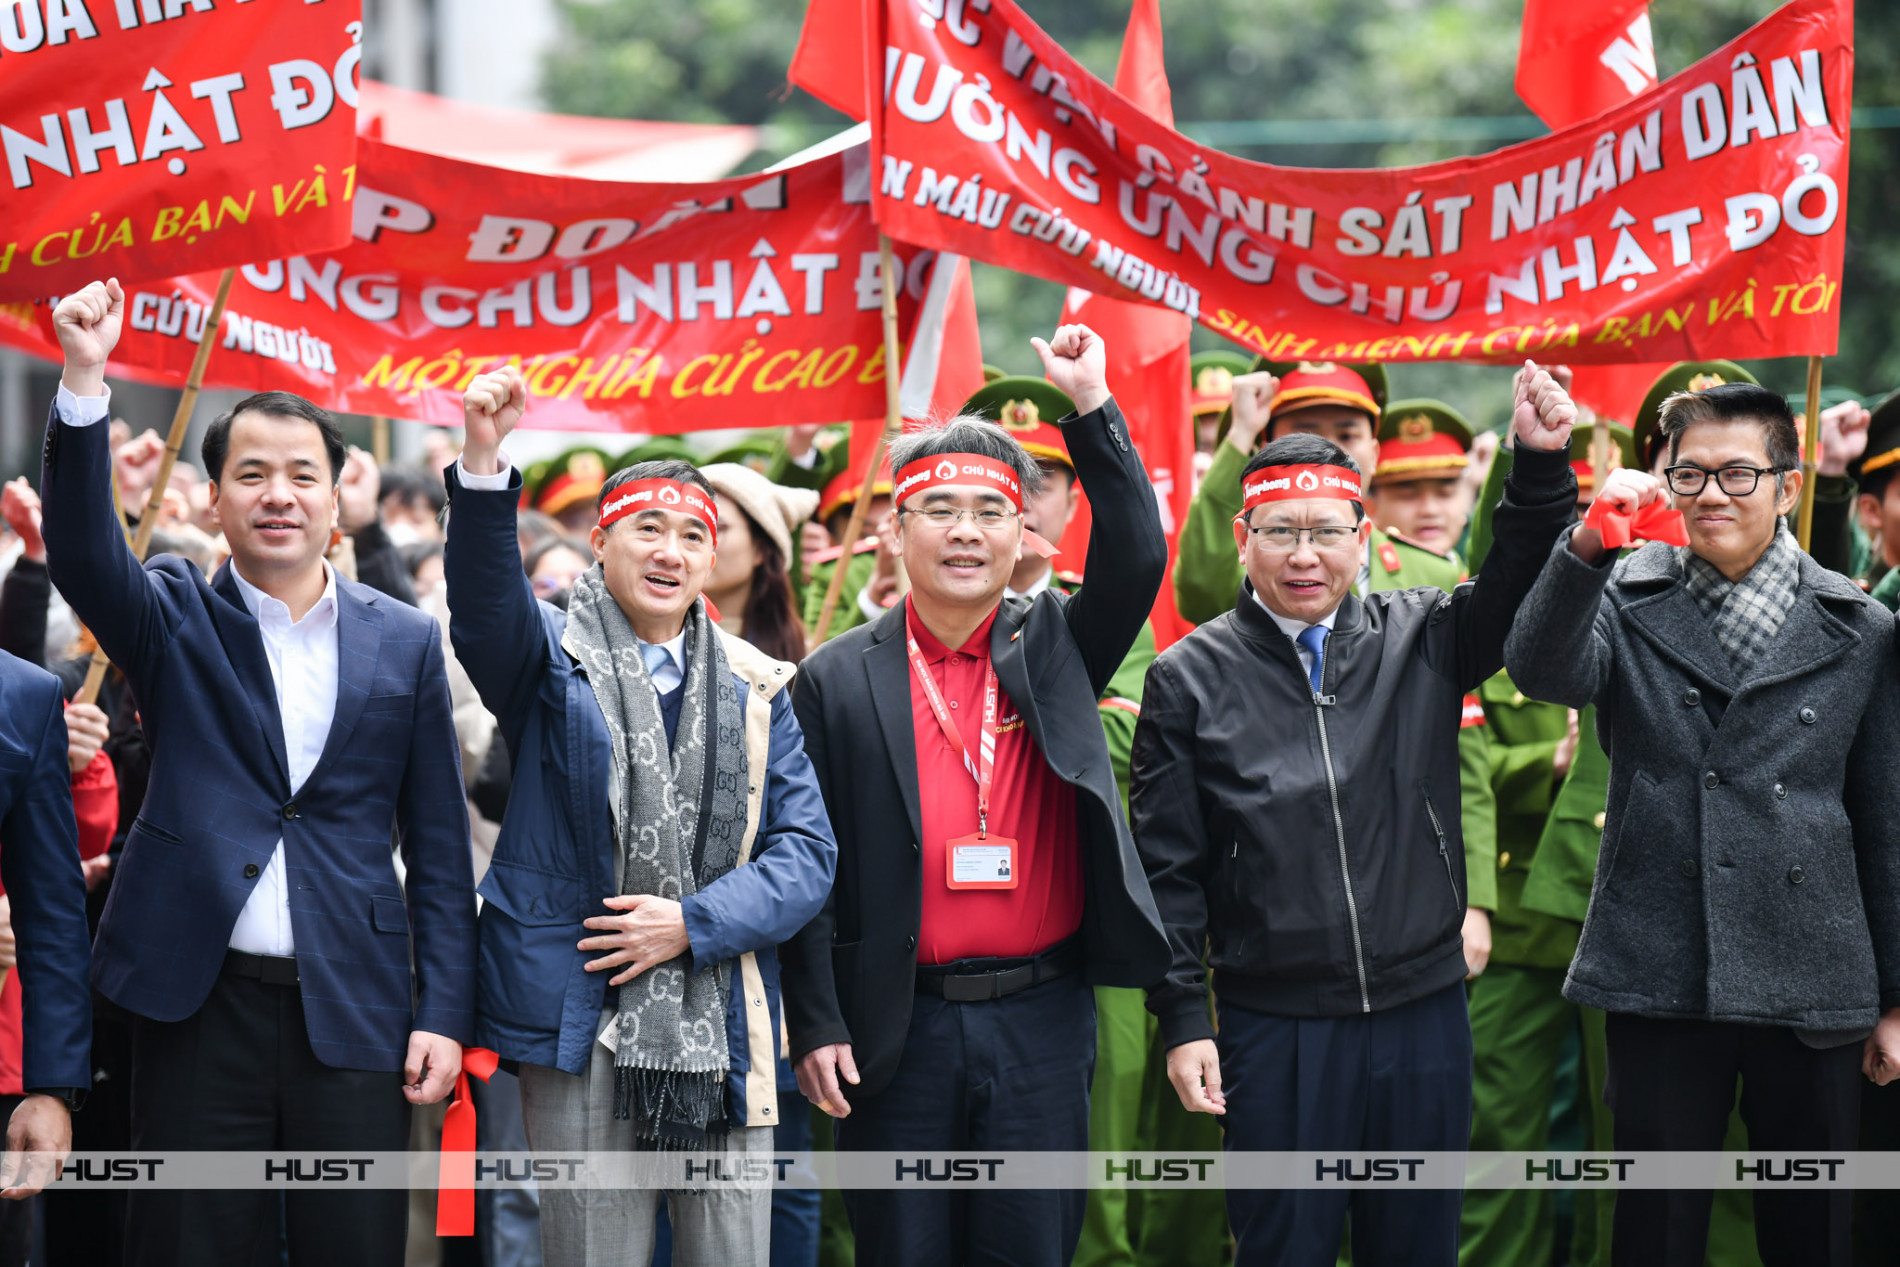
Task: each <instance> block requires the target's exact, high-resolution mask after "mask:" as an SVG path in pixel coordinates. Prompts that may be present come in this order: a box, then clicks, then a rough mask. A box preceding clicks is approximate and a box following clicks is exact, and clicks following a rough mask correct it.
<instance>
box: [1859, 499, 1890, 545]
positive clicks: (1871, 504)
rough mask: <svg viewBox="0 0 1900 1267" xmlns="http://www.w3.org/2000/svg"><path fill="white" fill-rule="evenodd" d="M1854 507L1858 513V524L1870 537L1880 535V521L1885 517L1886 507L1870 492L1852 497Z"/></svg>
mask: <svg viewBox="0 0 1900 1267" xmlns="http://www.w3.org/2000/svg"><path fill="white" fill-rule="evenodd" d="M1854 509H1855V510H1857V511H1858V512H1859V513H1860V526H1861V529H1862V530H1863V531H1864V532H1866V534H1867V535H1868V536H1870V537H1877V536H1879V535H1880V531H1881V523H1882V521H1883V520H1884V519H1885V518H1886V516H1885V514H1884V512H1885V510H1886V507H1885V506H1883V505H1882V504H1881V500H1880V498H1878V497H1875V496H1874V495H1873V494H1872V493H1862V494H1861V495H1860V496H1859V497H1856V498H1855V499H1854Z"/></svg>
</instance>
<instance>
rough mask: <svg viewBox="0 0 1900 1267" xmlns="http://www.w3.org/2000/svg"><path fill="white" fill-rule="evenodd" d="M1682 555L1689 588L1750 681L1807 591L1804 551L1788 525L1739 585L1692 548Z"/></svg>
mask: <svg viewBox="0 0 1900 1267" xmlns="http://www.w3.org/2000/svg"><path fill="white" fill-rule="evenodd" d="M1677 553H1678V554H1679V555H1680V557H1681V559H1682V582H1683V586H1684V588H1686V589H1687V590H1688V591H1689V597H1690V598H1693V599H1694V600H1695V605H1696V607H1697V609H1698V610H1700V611H1701V613H1702V618H1703V619H1704V620H1706V621H1708V622H1709V631H1710V632H1711V633H1713V634H1714V635H1715V641H1716V642H1717V643H1718V644H1719V645H1720V646H1721V648H1722V650H1723V652H1724V653H1725V654H1726V655H1727V656H1728V662H1729V665H1730V666H1731V667H1732V668H1734V670H1735V672H1736V674H1737V675H1738V676H1739V677H1742V678H1746V677H1747V676H1748V675H1749V673H1750V672H1751V671H1753V669H1754V667H1755V662H1756V661H1757V660H1759V659H1761V655H1762V652H1764V651H1766V650H1767V649H1768V645H1769V644H1770V643H1772V642H1773V641H1774V640H1775V635H1776V634H1778V633H1780V632H1781V626H1782V623H1783V622H1784V621H1786V620H1787V619H1788V611H1789V609H1790V608H1792V607H1793V606H1794V599H1795V594H1796V592H1797V591H1798V590H1799V589H1800V587H1801V547H1800V546H1798V545H1796V544H1795V540H1794V537H1793V535H1792V534H1791V533H1789V531H1788V526H1787V525H1786V524H1782V525H1780V526H1779V527H1777V528H1776V529H1775V536H1774V539H1773V540H1772V541H1770V542H1769V543H1768V548H1767V549H1766V550H1764V551H1762V555H1761V558H1759V559H1757V560H1755V566H1754V567H1752V568H1750V569H1749V571H1748V575H1747V576H1744V577H1743V578H1742V579H1741V580H1739V581H1731V580H1729V579H1728V578H1727V577H1726V576H1723V575H1722V572H1721V569H1719V568H1717V567H1716V566H1715V565H1714V564H1713V563H1710V562H1709V561H1708V560H1707V559H1704V558H1703V557H1702V556H1700V555H1698V554H1696V553H1695V552H1694V551H1693V550H1690V549H1689V548H1688V547H1687V546H1678V547H1677Z"/></svg>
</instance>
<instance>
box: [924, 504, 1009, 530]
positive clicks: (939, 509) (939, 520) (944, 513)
mask: <svg viewBox="0 0 1900 1267" xmlns="http://www.w3.org/2000/svg"><path fill="white" fill-rule="evenodd" d="M897 513H898V514H900V515H920V516H922V517H923V520H924V522H925V523H927V524H929V525H930V526H931V527H932V528H941V529H943V530H944V531H946V532H947V531H949V530H950V529H951V528H954V527H956V525H958V524H960V523H962V522H963V517H964V516H965V515H968V516H969V517H970V522H971V523H973V524H975V525H976V526H977V527H978V528H981V529H982V530H983V531H984V532H1001V531H1002V530H1003V529H1004V528H1006V527H1008V526H1009V524H1010V523H1011V522H1012V521H1014V520H1016V519H1019V518H1021V516H1019V515H1018V514H1016V512H1015V511H1011V510H997V509H995V508H993V507H989V506H984V507H982V508H980V509H977V510H970V509H967V508H965V507H961V506H926V507H924V508H923V509H922V510H911V509H910V508H908V507H906V508H905V509H903V510H900V511H898V512H897Z"/></svg>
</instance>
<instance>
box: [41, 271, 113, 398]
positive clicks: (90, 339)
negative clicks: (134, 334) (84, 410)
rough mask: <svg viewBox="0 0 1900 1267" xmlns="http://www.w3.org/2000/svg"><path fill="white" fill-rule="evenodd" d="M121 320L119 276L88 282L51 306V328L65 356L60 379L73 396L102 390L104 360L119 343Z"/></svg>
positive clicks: (104, 381)
mask: <svg viewBox="0 0 1900 1267" xmlns="http://www.w3.org/2000/svg"><path fill="white" fill-rule="evenodd" d="M124 321H125V291H124V290H122V289H121V288H120V286H119V279H118V278H116V277H113V278H108V279H107V280H106V281H103V282H90V283H88V284H87V285H86V287H85V288H84V289H83V290H78V291H75V292H74V293H72V294H70V295H68V296H66V297H65V298H64V299H62V300H60V301H59V306H58V307H57V308H55V309H53V332H54V333H55V334H57V335H58V336H59V350H60V351H61V352H63V353H64V354H65V356H66V368H65V372H64V373H63V374H61V375H60V381H61V382H62V383H64V384H66V390H67V391H70V392H71V393H72V394H73V395H75V396H98V395H100V394H102V393H103V392H104V391H105V386H106V360H107V358H109V357H110V356H111V355H112V349H113V348H115V347H117V346H119V331H120V329H121V328H122V327H123V325H124Z"/></svg>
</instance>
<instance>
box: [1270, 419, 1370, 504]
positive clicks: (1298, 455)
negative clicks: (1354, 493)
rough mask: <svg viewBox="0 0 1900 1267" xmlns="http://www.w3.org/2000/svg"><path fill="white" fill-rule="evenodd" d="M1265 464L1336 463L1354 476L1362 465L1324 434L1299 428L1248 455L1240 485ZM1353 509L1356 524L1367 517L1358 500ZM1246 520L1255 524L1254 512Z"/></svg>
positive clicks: (1310, 464)
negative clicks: (1314, 433)
mask: <svg viewBox="0 0 1900 1267" xmlns="http://www.w3.org/2000/svg"><path fill="white" fill-rule="evenodd" d="M1264 466H1337V467H1341V468H1343V469H1345V470H1348V471H1351V472H1352V473H1353V474H1354V475H1358V474H1360V470H1359V464H1358V463H1357V462H1355V461H1353V460H1352V455H1351V454H1350V453H1348V452H1346V451H1345V450H1344V449H1342V448H1340V447H1339V446H1338V445H1336V444H1334V443H1333V442H1332V441H1331V440H1328V439H1327V438H1326V437H1325V436H1316V435H1313V434H1312V433H1310V432H1306V431H1296V432H1294V433H1293V434H1291V435H1284V436H1281V437H1280V438H1279V439H1277V440H1272V441H1269V442H1268V443H1267V445H1266V447H1265V448H1263V449H1261V450H1260V451H1259V452H1257V453H1255V454H1254V455H1253V456H1252V457H1250V458H1248V459H1247V465H1246V466H1244V467H1242V468H1241V472H1240V482H1241V484H1242V485H1245V484H1246V482H1247V477H1248V476H1249V475H1252V474H1253V473H1254V472H1255V471H1257V470H1259V469H1260V468H1261V467H1264ZM1352 510H1353V516H1352V521H1353V522H1354V523H1358V522H1359V521H1360V520H1361V519H1364V518H1365V517H1366V508H1365V507H1364V506H1363V505H1361V504H1360V503H1359V502H1354V503H1353V504H1352ZM1247 522H1248V523H1249V524H1252V522H1253V516H1252V515H1251V514H1249V515H1248V518H1247Z"/></svg>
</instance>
